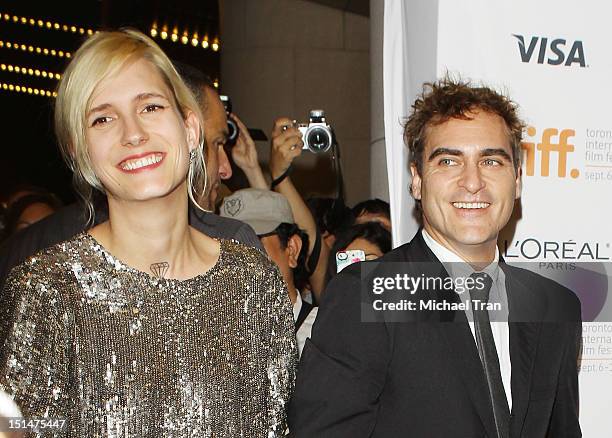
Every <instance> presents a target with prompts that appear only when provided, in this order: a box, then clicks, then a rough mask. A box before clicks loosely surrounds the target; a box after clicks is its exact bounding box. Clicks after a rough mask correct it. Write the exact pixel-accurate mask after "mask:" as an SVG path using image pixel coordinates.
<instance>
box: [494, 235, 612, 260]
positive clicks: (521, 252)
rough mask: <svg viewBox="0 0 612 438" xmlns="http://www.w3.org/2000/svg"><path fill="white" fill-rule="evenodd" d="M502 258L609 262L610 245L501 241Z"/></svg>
mask: <svg viewBox="0 0 612 438" xmlns="http://www.w3.org/2000/svg"><path fill="white" fill-rule="evenodd" d="M503 251H504V257H505V258H508V259H512V258H519V257H520V258H523V259H527V260H535V259H543V260H581V261H589V260H610V254H609V251H610V244H609V243H600V242H576V241H574V240H566V241H546V240H539V239H536V238H533V237H529V238H527V239H522V240H520V239H519V240H515V241H514V242H508V241H507V240H504V241H503Z"/></svg>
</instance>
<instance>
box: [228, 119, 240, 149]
mask: <svg viewBox="0 0 612 438" xmlns="http://www.w3.org/2000/svg"><path fill="white" fill-rule="evenodd" d="M237 139H238V125H236V122H234V121H233V120H232V119H231V118H229V117H228V118H227V143H228V144H234V143H236V140H237Z"/></svg>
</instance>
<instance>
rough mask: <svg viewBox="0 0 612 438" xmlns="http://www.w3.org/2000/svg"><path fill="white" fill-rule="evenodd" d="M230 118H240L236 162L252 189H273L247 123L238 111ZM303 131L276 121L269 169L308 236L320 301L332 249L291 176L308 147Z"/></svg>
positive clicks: (289, 122) (314, 284)
mask: <svg viewBox="0 0 612 438" xmlns="http://www.w3.org/2000/svg"><path fill="white" fill-rule="evenodd" d="M230 117H231V118H233V119H234V120H235V121H236V123H237V125H238V127H239V130H240V134H239V136H238V140H237V142H236V145H235V146H234V147H233V148H232V159H233V160H234V163H236V165H237V166H238V167H239V168H240V169H242V171H243V172H244V173H245V175H246V177H247V179H248V181H249V184H250V186H251V187H252V188H257V189H263V190H268V189H270V186H269V184H268V182H267V181H266V178H265V176H264V174H263V171H262V169H261V166H260V165H259V161H258V156H257V149H256V147H255V143H254V142H253V140H252V138H251V137H250V136H249V135H248V130H247V128H246V126H245V125H244V123H242V121H241V120H240V119H239V118H238V117H236V115H235V114H231V115H230ZM323 123H324V119H323ZM309 126H310V128H307V129H310V130H312V129H322V128H320V127H318V126H316V125H309ZM326 126H327V125H326ZM328 130H329V128H328ZM302 131H304V127H303V126H300V125H296V123H295V122H294V121H293V120H291V119H289V118H287V117H280V118H278V119H276V120H275V121H274V125H273V127H272V139H271V143H270V162H269V170H270V176H271V178H272V187H271V189H272V190H274V191H276V192H278V193H280V194H282V195H283V196H284V197H285V198H286V199H287V201H289V205H290V206H291V211H292V213H293V217H294V218H295V223H296V224H297V225H298V226H299V227H300V228H301V229H302V230H304V231H305V232H306V234H307V235H308V241H309V244H308V269H309V271H310V278H309V284H310V287H311V292H312V293H313V294H314V297H315V300H316V302H318V301H319V299H320V297H321V293H322V291H323V289H324V288H325V276H326V267H327V258H328V257H329V248H328V247H327V246H326V245H322V244H321V236H320V233H319V231H318V229H317V225H316V222H315V219H314V217H313V216H312V213H311V212H310V209H309V208H308V206H307V205H306V203H305V202H304V199H303V198H302V196H301V195H300V193H299V192H298V190H297V188H296V187H295V186H294V185H293V182H292V181H291V177H290V171H291V164H292V163H293V161H294V160H295V159H296V158H297V157H299V156H300V155H301V154H302V151H303V150H304V140H303V133H302ZM330 132H331V131H330ZM330 141H331V136H330V137H329V139H328V144H329V145H331V143H329V142H330ZM315 143H317V142H315ZM323 143H324V142H323V141H320V142H318V143H317V144H319V145H321V144H323ZM328 148H329V146H328Z"/></svg>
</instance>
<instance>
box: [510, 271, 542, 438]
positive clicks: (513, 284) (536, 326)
mask: <svg viewBox="0 0 612 438" xmlns="http://www.w3.org/2000/svg"><path fill="white" fill-rule="evenodd" d="M500 266H501V268H502V269H503V270H504V274H505V276H506V292H507V295H508V305H509V316H508V319H509V323H508V325H509V331H510V335H509V338H510V363H511V366H512V376H511V379H510V386H511V388H512V419H511V423H510V430H511V435H510V436H520V433H521V431H522V428H523V424H524V422H525V415H526V414H527V407H528V405H529V391H530V389H531V384H532V376H533V369H534V364H535V357H536V353H537V347H538V342H539V339H540V331H541V328H542V323H540V322H537V321H538V315H541V313H540V312H541V310H542V309H541V306H542V305H543V304H542V303H541V302H540V301H539V300H538V299H537V298H538V295H537V291H532V290H530V289H529V287H528V285H526V284H524V283H522V282H521V281H520V271H518V270H516V269H511V268H509V267H508V265H506V264H505V263H503V262H502V263H500ZM533 321H536V322H533Z"/></svg>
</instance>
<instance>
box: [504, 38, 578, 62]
mask: <svg viewBox="0 0 612 438" xmlns="http://www.w3.org/2000/svg"><path fill="white" fill-rule="evenodd" d="M512 36H513V37H515V38H516V39H517V41H518V48H519V54H520V55H521V61H522V62H530V61H531V59H532V58H533V55H534V53H535V52H536V47H538V46H539V48H538V57H537V63H538V64H544V62H546V63H547V64H549V65H562V64H563V65H565V66H568V67H569V66H571V65H572V64H578V65H579V66H580V67H586V61H585V58H584V47H583V46H582V41H579V40H576V41H574V42H573V43H571V47H569V43H568V42H567V41H566V40H564V39H563V38H557V39H554V40H550V41H549V39H548V38H547V37H538V36H533V37H531V39H530V40H529V44H525V37H524V36H523V35H518V34H514V33H513V34H512ZM568 49H569V50H568ZM547 55H548V56H547Z"/></svg>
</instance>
